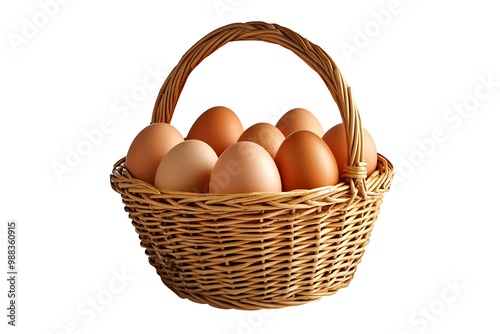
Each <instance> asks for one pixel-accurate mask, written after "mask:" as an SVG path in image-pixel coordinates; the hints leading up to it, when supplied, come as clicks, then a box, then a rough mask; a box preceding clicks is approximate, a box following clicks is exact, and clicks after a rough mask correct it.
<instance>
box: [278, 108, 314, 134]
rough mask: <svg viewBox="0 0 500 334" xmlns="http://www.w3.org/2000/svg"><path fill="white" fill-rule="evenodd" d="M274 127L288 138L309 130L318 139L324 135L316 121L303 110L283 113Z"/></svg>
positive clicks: (297, 109)
mask: <svg viewBox="0 0 500 334" xmlns="http://www.w3.org/2000/svg"><path fill="white" fill-rule="evenodd" d="M276 127H277V128H278V129H280V131H281V132H282V133H283V134H284V135H285V137H288V136H289V135H290V134H292V133H293V132H295V131H298V130H309V131H311V132H314V133H315V134H317V135H318V136H319V137H322V136H323V134H324V130H323V127H322V126H321V123H320V122H319V121H318V119H317V118H316V117H315V116H314V115H313V114H312V113H311V112H310V111H309V110H306V109H304V108H294V109H291V110H289V111H288V112H287V113H285V114H284V115H283V116H281V118H280V119H279V120H278V123H276Z"/></svg>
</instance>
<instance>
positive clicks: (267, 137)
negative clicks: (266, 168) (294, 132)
mask: <svg viewBox="0 0 500 334" xmlns="http://www.w3.org/2000/svg"><path fill="white" fill-rule="evenodd" d="M283 140H285V136H284V135H283V133H282V132H281V131H280V130H279V129H278V128H277V127H275V126H274V125H272V124H269V123H257V124H254V125H252V126H251V127H249V128H248V129H246V130H245V131H244V132H243V133H242V134H241V136H240V138H239V139H238V141H251V142H254V143H257V144H259V145H260V146H262V147H263V148H265V149H266V151H267V152H268V153H269V154H270V155H271V156H272V157H273V159H274V157H275V156H276V152H278V148H279V147H280V145H281V143H282V142H283Z"/></svg>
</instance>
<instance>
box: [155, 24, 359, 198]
mask: <svg viewBox="0 0 500 334" xmlns="http://www.w3.org/2000/svg"><path fill="white" fill-rule="evenodd" d="M233 41H263V42H269V43H273V44H277V45H281V46H283V47H284V48H286V49H289V50H290V51H292V52H293V53H295V54H296V55H297V56H299V57H300V58H301V59H302V60H303V61H305V62H306V63H307V64H308V65H309V66H310V67H311V68H312V69H313V70H314V71H316V72H317V73H318V74H319V76H320V77H321V78H322V79H323V81H324V83H325V84H326V86H327V88H328V90H329V91H330V93H331V94H332V97H333V99H334V100H335V102H336V104H337V106H338V108H339V111H340V115H341V117H342V122H343V124H344V127H345V130H346V139H347V152H348V155H349V160H348V164H349V165H348V166H345V167H344V170H343V175H344V176H345V177H347V179H346V180H349V182H350V185H351V193H352V195H353V198H354V196H356V194H358V191H359V194H360V195H361V196H362V197H365V196H366V176H367V171H366V162H364V158H363V137H362V136H363V131H362V129H363V128H362V125H361V119H360V117H359V113H358V108H357V106H356V103H355V102H354V100H353V98H352V95H351V89H350V87H349V86H348V85H347V83H346V82H345V80H344V78H343V77H342V74H341V73H340V71H339V69H338V68H337V65H336V64H335V63H334V61H333V60H332V59H331V58H330V56H328V55H327V54H326V52H325V51H323V50H322V49H321V48H320V47H319V46H317V45H315V44H313V43H311V42H309V41H308V40H307V39H305V38H303V37H302V36H300V35H299V34H297V33H295V32H293V31H292V30H290V29H288V28H285V27H282V26H280V25H277V24H269V23H265V22H247V23H232V24H229V25H226V26H223V27H221V28H218V29H216V30H214V31H212V32H211V33H209V34H208V35H206V36H205V37H203V38H202V39H201V40H199V41H198V42H197V43H196V44H194V45H193V46H192V47H191V48H190V49H189V50H188V51H187V52H186V53H185V54H184V56H183V57H182V58H181V60H180V61H179V63H178V64H177V66H176V67H174V69H173V70H172V72H171V73H170V74H169V76H168V77H167V79H166V80H165V82H164V83H163V86H162V87H161V89H160V91H159V93H158V97H157V99H156V103H155V106H154V110H153V116H152V119H151V122H152V123H159V122H164V123H170V121H171V119H172V116H173V114H174V109H175V106H176V104H177V102H178V100H179V96H180V94H181V91H182V89H183V88H184V85H185V83H186V80H187V78H188V76H189V74H190V73H191V71H192V70H193V69H194V68H195V67H196V66H198V64H200V63H201V62H202V61H203V59H205V58H206V57H208V56H209V55H210V54H212V53H213V52H214V51H216V50H217V49H219V48H220V47H222V46H223V45H225V44H226V43H229V42H233ZM340 172H341V173H342V171H340Z"/></svg>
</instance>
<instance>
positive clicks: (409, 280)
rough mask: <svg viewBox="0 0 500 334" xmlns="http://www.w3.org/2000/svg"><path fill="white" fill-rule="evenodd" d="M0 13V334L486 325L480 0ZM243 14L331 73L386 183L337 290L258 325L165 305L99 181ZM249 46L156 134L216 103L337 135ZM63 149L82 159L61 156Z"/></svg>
mask: <svg viewBox="0 0 500 334" xmlns="http://www.w3.org/2000/svg"><path fill="white" fill-rule="evenodd" d="M8 3H9V4H7V2H6V1H4V2H2V4H1V8H0V22H1V24H0V26H1V39H0V50H1V58H0V59H1V61H0V73H1V75H0V85H1V86H0V89H1V98H0V115H1V116H0V118H1V120H0V134H1V140H0V145H1V158H0V161H1V163H0V176H1V180H2V181H1V192H0V221H1V222H2V224H1V226H2V228H1V231H0V242H1V245H0V249H1V254H2V255H1V256H0V261H1V263H2V264H1V265H0V267H1V268H3V271H4V274H5V275H6V272H7V268H6V265H7V263H6V262H7V254H6V232H7V222H8V221H9V220H11V219H14V220H17V222H18V238H19V252H18V270H19V278H18V300H17V302H18V319H17V324H18V327H16V328H11V326H7V324H6V323H7V318H6V314H7V311H6V306H7V302H8V300H7V290H8V289H7V284H6V283H7V282H6V280H5V279H2V280H1V284H0V296H1V298H0V305H1V309H2V310H3V311H2V312H1V314H0V315H1V316H0V319H3V320H2V321H1V325H0V327H1V328H2V329H1V332H2V333H5V332H6V331H5V328H7V329H8V333H14V332H18V333H43V334H49V333H119V332H143V333H147V332H162V333H210V334H212V333H214V334H215V333H218V334H225V333H231V334H233V333H245V334H249V333H306V332H307V333H388V334H402V333H408V334H414V333H424V332H425V333H471V332H475V333H476V332H477V333H498V332H499V330H500V326H499V325H498V321H497V320H496V319H497V316H498V313H499V311H500V307H499V306H498V305H499V304H498V300H499V298H500V292H499V289H498V281H499V280H500V277H499V274H498V270H497V269H498V263H499V261H498V255H499V252H498V246H497V245H498V233H499V232H500V228H499V225H500V221H499V219H498V215H497V213H498V200H499V199H500V197H499V195H498V189H499V186H500V182H499V181H498V173H499V169H498V168H499V167H498V163H499V158H498V151H499V150H498V144H499V143H500V141H499V136H498V129H497V128H498V126H499V120H500V118H499V116H498V112H499V106H500V66H499V59H500V47H499V44H498V31H500V21H499V20H498V11H497V6H494V5H493V2H492V1H487V0H474V1H439V2H437V1H429V0H420V1H416V0H414V1H410V0H400V1H391V0H377V1H365V0H364V1H356V2H354V1H353V2H347V1H319V0H318V1H304V0H302V1H264V0H251V1H250V0H220V1H219V0H217V1H216V0H203V1H202V0H198V1H180V0H177V1H153V0H146V1H118V0H112V1H105V2H104V1H96V0H88V1H77V0H73V1H66V2H65V3H63V1H62V0H60V2H56V1H55V0H52V1H49V0H41V1H35V0H30V1H16V2H10V1H9V2H8ZM44 4H45V5H44ZM388 13H389V14H388ZM251 20H262V21H268V22H274V23H278V24H281V25H283V26H286V27H289V28H291V29H293V30H294V31H296V32H298V33H300V34H301V35H303V36H304V37H306V38H308V39H309V40H310V41H312V42H313V43H315V44H318V45H319V46H321V47H322V48H323V49H324V50H325V51H326V52H327V53H328V54H329V55H330V56H331V57H332V58H333V59H334V60H335V62H336V63H337V65H338V66H339V68H340V69H341V71H342V73H343V75H344V76H345V78H346V80H347V82H348V83H349V85H350V86H351V87H352V89H353V93H354V97H355V99H356V102H357V104H358V106H359V109H360V113H361V117H362V120H363V126H364V127H365V128H366V129H367V130H368V131H369V132H370V133H371V134H372V136H373V137H374V139H375V141H376V143H377V148H378V151H379V152H381V153H382V154H384V155H385V156H387V157H388V158H389V159H390V160H391V161H392V162H393V163H394V164H395V166H396V173H397V180H396V181H395V183H394V185H393V187H392V189H391V190H390V192H389V193H387V195H386V197H385V200H384V203H383V205H382V209H381V213H380V216H379V219H378V220H377V222H376V224H375V229H374V231H373V234H372V237H371V242H370V244H369V245H368V247H367V249H366V253H365V255H364V257H363V261H362V262H361V264H360V265H359V267H358V271H357V272H356V275H355V278H354V280H353V281H352V283H351V285H350V286H349V287H348V288H346V289H343V290H341V291H339V292H338V293H337V294H336V295H334V296H331V297H326V298H323V299H322V300H321V301H319V302H315V303H310V304H307V305H304V306H298V307H290V308H285V309H280V310H274V311H269V312H245V311H234V310H230V311H228V310H218V309H215V308H211V307H209V306H206V305H199V304H195V303H192V302H189V301H187V300H182V299H179V298H177V297H176V296H175V295H174V294H173V293H172V292H170V291H169V290H168V289H167V288H166V287H165V286H164V285H163V283H162V282H161V280H160V278H159V277H158V276H157V275H156V273H155V271H154V268H153V267H151V266H150V265H149V264H148V262H147V258H146V255H145V254H144V250H143V249H142V248H141V247H140V245H139V240H138V237H137V235H136V233H135V231H134V229H133V227H132V225H131V223H130V220H129V219H128V217H127V214H126V213H125V211H124V210H123V205H122V204H121V198H120V196H119V195H118V194H117V193H115V192H114V191H113V190H112V189H111V187H110V184H109V174H110V173H111V170H112V166H113V164H114V163H115V162H116V161H117V160H118V159H120V158H121V157H123V156H124V155H125V154H126V150H127V149H128V145H129V144H130V142H131V140H132V139H133V137H134V136H135V135H136V134H137V132H138V131H139V130H140V129H142V128H143V127H144V126H146V125H147V124H148V123H149V121H150V117H151V112H152V107H153V104H154V101H155V99H156V94H157V92H158V90H159V88H160V86H161V84H162V81H163V79H164V78H166V76H167V75H168V73H169V72H170V70H171V69H172V67H173V66H175V64H176V63H177V62H178V60H179V59H180V57H181V56H182V55H183V53H184V52H185V51H186V50H187V49H188V48H189V47H190V46H191V45H192V44H194V43H195V42H196V41H198V40H199V39H200V38H201V37H203V36H204V35H205V34H207V33H208V32H210V31H212V30H213V29H215V28H218V27H219V26H222V25H225V24H227V23H231V22H235V21H251ZM264 44H265V43H250V42H248V43H244V42H240V43H233V44H231V45H227V46H225V47H223V48H222V49H221V50H219V51H217V52H216V53H215V54H213V55H212V56H210V57H209V58H207V59H206V61H205V62H203V63H202V64H201V65H200V66H199V67H198V68H197V69H196V70H195V71H194V72H193V74H192V75H191V76H190V78H189V80H188V83H187V85H186V87H185V89H184V91H183V93H182V96H181V99H180V100H179V104H178V107H177V109H176V111H175V115H174V118H173V121H172V124H173V125H175V126H177V127H178V128H179V130H181V132H183V134H186V133H187V130H188V129H189V125H190V124H191V123H192V122H193V121H194V119H195V118H196V117H197V116H198V115H199V114H200V113H201V112H202V111H204V110H205V109H207V108H208V107H210V106H213V105H226V106H229V107H231V108H232V109H233V110H235V111H236V112H237V113H238V115H239V116H240V117H241V119H242V121H243V123H244V125H245V126H249V125H250V124H253V123H256V122H258V121H268V122H275V121H276V120H277V119H278V118H279V116H280V115H281V114H283V113H284V112H285V111H287V110H288V109H289V108H292V107H297V106H302V107H305V108H308V109H310V110H311V111H312V112H314V113H315V115H316V116H317V117H318V118H319V119H320V120H321V122H322V123H323V124H324V127H325V129H327V128H329V127H330V126H333V125H334V124H336V123H338V122H339V121H340V117H339V114H338V110H337V109H336V106H335V104H334V102H333V100H332V99H331V97H330V96H329V95H328V92H327V90H326V88H325V87H324V86H323V84H322V82H321V80H320V79H319V77H318V76H317V75H316V74H315V72H314V71H313V70H311V69H310V68H308V67H307V66H306V65H305V64H304V63H303V62H302V61H301V60H300V59H298V58H297V57H296V56H295V55H293V54H292V53H290V52H288V51H287V50H285V49H283V48H280V47H278V46H274V45H268V44H265V45H264ZM152 72H156V73H159V74H158V76H159V77H162V79H161V82H160V80H154V78H153V76H151V74H150V73H152ZM145 80H146V81H145ZM144 82H146V86H144ZM487 82H489V84H488V83H487ZM141 93H142V94H141ZM127 97H128V99H129V100H127V101H128V103H129V104H128V105H127V104H126V102H125V101H126V99H127ZM460 110H462V112H461V113H460ZM103 124H104V125H103ZM100 126H101V127H102V126H104V128H102V129H101V130H99V131H102V130H105V131H106V133H103V134H102V137H100V136H99V135H98V134H97V132H96V131H97V130H96V129H99V127H100ZM89 133H90V134H94V137H93V138H94V143H92V144H91V146H88V145H89V144H88V143H89V140H88V139H87V136H86V134H87V135H88V134H89ZM101 133H102V132H101ZM78 148H79V149H80V151H81V150H84V149H85V148H86V149H87V151H86V155H85V156H83V157H80V158H76V157H74V156H72V155H71V152H73V150H77V149H78ZM68 159H69V162H70V163H68ZM70 164H71V166H70ZM62 165H64V166H66V168H67V169H63V173H62V172H61V170H60V171H59V173H58V172H56V170H55V169H54V166H59V167H60V166H62ZM117 276H120V277H121V280H117V279H116V277H117ZM2 277H4V276H3V275H2ZM92 300H97V302H96V303H97V304H96V305H94V304H92ZM92 305H94V307H95V309H94V308H92Z"/></svg>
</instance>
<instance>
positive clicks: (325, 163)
mask: <svg viewBox="0 0 500 334" xmlns="http://www.w3.org/2000/svg"><path fill="white" fill-rule="evenodd" d="M275 161H276V165H277V166H278V170H279V171H280V175H281V182H282V187H283V191H291V190H296V189H313V188H317V187H322V186H329V185H335V184H337V182H338V180H339V172H338V167H337V162H336V161H335V157H334V155H333V153H332V151H330V148H329V147H328V145H326V143H325V142H324V141H323V140H322V139H321V138H320V137H319V136H318V135H317V134H315V133H313V132H311V131H308V130H299V131H295V132H294V133H292V134H291V135H289V136H288V137H286V139H285V140H284V141H283V143H282V144H281V146H280V148H279V150H278V153H277V154H276V158H275Z"/></svg>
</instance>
